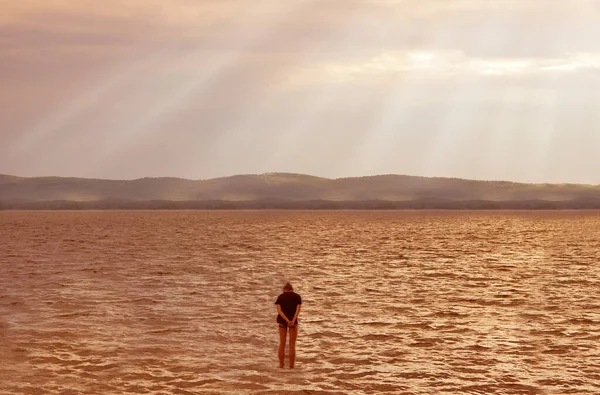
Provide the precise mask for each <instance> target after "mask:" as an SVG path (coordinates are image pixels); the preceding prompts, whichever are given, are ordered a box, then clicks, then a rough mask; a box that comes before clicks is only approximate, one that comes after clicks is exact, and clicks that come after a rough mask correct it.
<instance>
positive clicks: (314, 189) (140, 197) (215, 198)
mask: <svg viewBox="0 0 600 395" xmlns="http://www.w3.org/2000/svg"><path fill="white" fill-rule="evenodd" d="M0 202H2V206H3V207H5V208H6V207H9V208H19V207H24V206H29V207H34V206H35V207H38V206H43V204H41V203H42V202H78V204H79V207H84V206H86V207H89V206H91V204H90V202H104V205H108V206H109V207H112V206H114V205H115V204H117V203H116V202H120V203H119V204H118V205H121V206H123V205H127V206H143V205H146V206H147V205H148V204H149V203H148V202H171V205H174V206H185V205H188V206H190V205H191V206H194V204H192V203H190V202H196V203H195V205H196V206H198V205H199V204H198V202H204V205H206V204H208V203H207V202H230V203H231V204H233V203H235V205H236V206H239V207H242V206H248V202H262V203H261V204H260V205H262V206H267V207H270V206H277V205H279V206H281V205H284V206H285V205H287V206H298V207H299V206H302V204H300V203H302V202H304V206H306V205H307V203H306V202H313V203H312V205H313V206H314V205H315V204H316V203H315V202H322V203H321V205H323V204H324V203H323V202H330V203H329V204H330V205H331V204H333V205H334V206H335V205H337V206H344V205H343V204H342V203H341V202H345V204H349V203H348V202H380V203H378V204H379V205H382V204H383V203H381V202H388V205H389V202H395V204H394V206H402V205H406V204H407V203H406V202H413V203H414V202H422V203H423V202H424V203H423V204H424V205H425V206H427V207H429V206H432V204H433V203H432V202H435V204H433V206H436V205H437V206H448V205H450V206H465V205H467V206H468V205H473V204H475V202H479V203H478V205H480V206H481V205H484V206H485V204H484V203H485V202H487V203H486V204H487V205H489V204H492V205H496V206H503V205H506V204H507V202H512V203H511V204H512V205H515V204H517V205H521V206H522V205H524V204H531V202H547V203H548V204H551V205H553V206H561V205H562V206H565V204H566V203H567V202H570V203H569V204H570V205H573V204H575V205H576V206H578V207H579V206H582V205H583V206H585V207H588V206H590V207H591V206H593V207H595V205H597V204H598V202H600V186H592V185H579V184H525V183H514V182H506V181H474V180H465V179H455V178H428V177H414V176H406V175H379V176H369V177H353V178H339V179H328V178H321V177H314V176H309V175H302V174H290V173H267V174H248V175H235V176H231V177H222V178H214V179H209V180H187V179H181V178H141V179H137V180H129V181H121V180H103V179H86V178H65V177H33V178H26V177H15V176H8V175H0ZM125 202H127V204H125ZM142 202H145V203H144V204H142ZM184 202H187V203H185V204H184ZM244 202H245V203H244ZM275 202H278V203H275ZM283 202H286V203H285V204H284V203H283ZM336 202H337V203H336ZM402 202H403V203H402ZM519 202H520V203H519ZM527 202H529V203H527ZM574 202H575V203H574ZM401 203H402V204H401ZM56 204H57V203H55V205H56ZM163 204H166V203H163ZM423 204H421V205H423ZM155 205H156V203H155ZM354 205H356V203H354ZM371 205H372V204H371Z"/></svg>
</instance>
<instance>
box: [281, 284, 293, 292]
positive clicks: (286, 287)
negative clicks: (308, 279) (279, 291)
mask: <svg viewBox="0 0 600 395" xmlns="http://www.w3.org/2000/svg"><path fill="white" fill-rule="evenodd" d="M283 290H284V291H293V290H294V287H292V284H290V283H286V284H285V285H284V286H283Z"/></svg>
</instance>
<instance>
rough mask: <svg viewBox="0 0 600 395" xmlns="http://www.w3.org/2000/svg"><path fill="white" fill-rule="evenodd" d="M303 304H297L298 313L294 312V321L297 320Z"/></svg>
mask: <svg viewBox="0 0 600 395" xmlns="http://www.w3.org/2000/svg"><path fill="white" fill-rule="evenodd" d="M301 306H302V305H301V304H299V305H298V306H296V314H294V319H293V320H292V322H296V319H297V318H298V314H300V307H301Z"/></svg>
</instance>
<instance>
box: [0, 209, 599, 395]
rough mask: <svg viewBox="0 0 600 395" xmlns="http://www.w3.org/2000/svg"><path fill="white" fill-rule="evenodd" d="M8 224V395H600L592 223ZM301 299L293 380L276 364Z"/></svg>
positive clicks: (157, 220) (447, 216)
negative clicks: (288, 310)
mask: <svg viewBox="0 0 600 395" xmlns="http://www.w3.org/2000/svg"><path fill="white" fill-rule="evenodd" d="M0 223H2V226H1V227H0V240H2V242H1V243H0V257H1V258H0V259H1V261H0V263H1V264H2V267H3V269H4V270H3V275H2V276H0V358H2V361H3V362H5V363H0V378H1V380H0V393H6V394H15V395H20V394H43V395H54V394H117V393H118V394H128V393H132V394H133V393H145V394H151V395H158V394H167V393H168V394H199V393H200V394H223V393H232V394H238V393H248V394H277V395H280V394H311V393H312V394H357V395H361V394H380V393H393V394H402V393H407V394H409V393H410V394H415V393H420V394H443V393H482V394H491V393H506V394H508V393H510V394H558V393H561V394H562V393H580V394H589V393H600V386H599V384H598V383H599V382H600V363H597V362H596V361H599V360H600V351H598V347H597V343H598V341H599V340H600V330H599V329H598V327H599V324H600V313H599V312H598V311H599V310H598V306H599V304H598V285H599V284H600V266H598V265H597V263H598V262H599V261H600V259H599V258H600V252H599V251H600V250H599V249H598V248H597V247H598V244H597V242H596V240H600V213H597V212H585V213H570V212H535V213H534V212H501V213H500V212H425V211H424V212H274V211H259V212H252V211H248V212H0ZM288 280H289V281H291V282H292V283H293V284H294V286H295V288H296V289H297V291H298V292H299V293H300V294H302V296H303V300H304V305H303V310H302V313H301V319H300V321H301V324H300V327H299V338H298V357H297V369H295V370H294V371H289V370H287V369H285V370H281V369H279V368H278V367H277V360H276V352H277V340H278V329H277V326H276V324H275V313H274V305H273V302H274V300H275V298H276V297H277V295H278V294H279V292H280V288H281V286H282V285H283V283H284V282H285V281H288Z"/></svg>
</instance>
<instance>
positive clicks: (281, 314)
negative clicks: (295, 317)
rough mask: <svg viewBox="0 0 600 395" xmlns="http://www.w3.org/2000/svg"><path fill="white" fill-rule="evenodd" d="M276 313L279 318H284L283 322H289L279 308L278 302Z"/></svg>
mask: <svg viewBox="0 0 600 395" xmlns="http://www.w3.org/2000/svg"><path fill="white" fill-rule="evenodd" d="M277 314H279V315H280V316H281V318H283V319H284V320H285V322H287V323H288V324H289V323H290V320H289V319H288V318H287V317H286V316H285V314H284V312H283V311H282V310H281V305H280V304H278V305H277Z"/></svg>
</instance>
